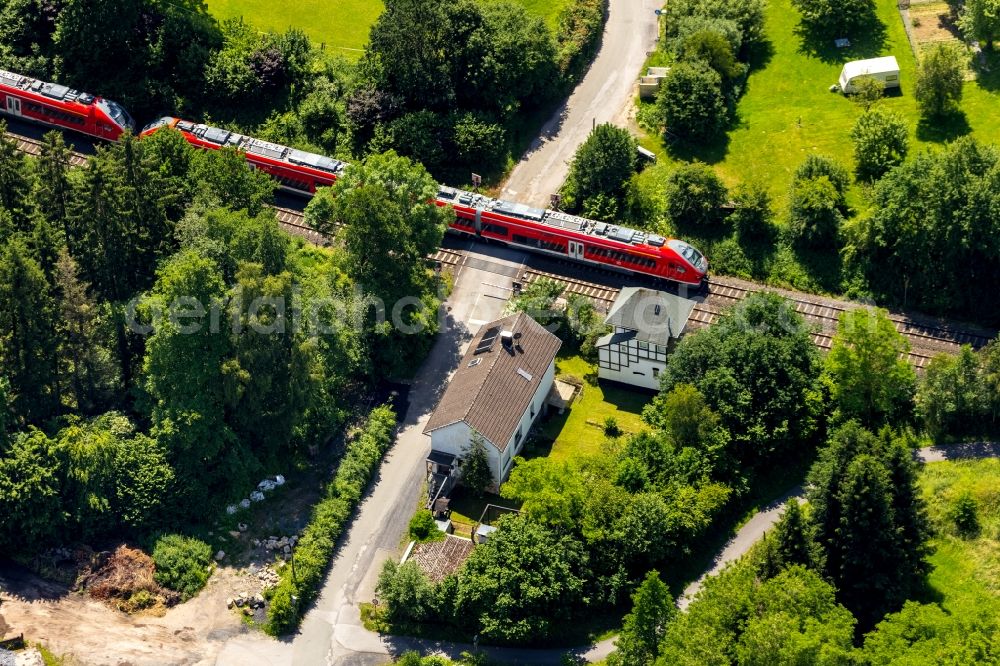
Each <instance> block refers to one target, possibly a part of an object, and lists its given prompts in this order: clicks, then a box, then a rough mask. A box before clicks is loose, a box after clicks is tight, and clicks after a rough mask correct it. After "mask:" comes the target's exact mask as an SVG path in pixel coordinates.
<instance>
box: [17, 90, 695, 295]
mask: <svg viewBox="0 0 1000 666" xmlns="http://www.w3.org/2000/svg"><path fill="white" fill-rule="evenodd" d="M0 96H2V97H3V99H2V100H0V111H2V112H4V113H7V114H9V115H12V116H16V117H18V118H23V119H27V120H31V121H33V122H37V123H41V124H43V125H50V126H53V127H59V128H63V129H69V130H73V131H75V132H80V133H82V134H87V135H89V136H92V137H96V138H98V139H105V140H108V141H117V140H118V138H119V137H120V136H121V134H122V133H123V132H125V131H126V130H127V131H130V132H133V131H135V122H134V121H133V120H132V117H131V116H129V114H128V112H126V111H125V109H123V108H122V107H121V106H120V105H119V104H117V103H115V102H113V101H111V100H106V99H103V98H101V97H96V96H94V95H91V94H89V93H81V92H78V91H76V90H70V89H69V88H68V87H66V86H61V85H58V84H55V83H45V82H42V81H38V80H35V79H32V78H30V77H26V76H21V75H20V74H13V73H11V72H7V71H3V70H0ZM161 127H172V128H174V129H176V130H178V131H179V132H180V133H181V134H182V135H183V136H184V139H185V140H187V141H188V143H190V144H192V145H194V146H197V147H198V148H203V149H206V150H218V149H220V148H222V147H224V146H233V147H235V148H237V149H239V150H240V151H242V152H243V153H244V154H245V155H246V159H247V162H249V163H250V164H251V165H252V166H253V167H255V168H257V169H260V170H261V171H264V172H265V173H267V174H270V175H271V176H273V177H274V178H275V179H276V180H278V182H279V183H280V184H281V186H282V187H283V188H285V189H288V190H291V191H294V192H297V193H301V194H313V193H315V192H316V188H317V187H324V186H329V185H332V184H333V183H334V181H336V180H337V176H339V175H340V174H341V173H342V172H343V170H344V169H345V168H346V166H347V164H346V163H344V162H341V161H340V160H336V159H333V158H331V157H326V156H324V155H317V154H315V153H309V152H305V151H302V150H296V149H294V148H289V147H287V146H282V145H279V144H276V143H270V142H267V141H262V140H260V139H256V138H254V137H249V136H245V135H243V134H238V133H236V132H230V131H229V130H225V129H220V128H218V127H211V126H209V125H203V124H200V123H194V122H190V121H187V120H181V119H179V118H173V117H169V116H168V117H164V118H160V119H159V120H157V121H155V122H153V123H150V124H149V125H147V126H146V127H144V128H143V130H142V133H141V135H142V136H148V135H149V134H152V133H153V132H156V131H157V130H159V129H160V128H161ZM436 203H437V204H438V205H439V206H453V207H454V209H455V221H454V223H453V224H452V226H451V230H452V231H454V232H456V233H460V234H467V235H470V236H476V237H479V238H486V239H489V240H493V241H499V242H502V243H506V244H508V245H512V246H517V247H520V248H524V249H525V250H530V251H532V252H539V253H543V254H549V255H553V256H558V257H562V258H567V259H571V260H573V261H577V262H581V263H587V264H595V265H601V266H606V267H609V268H613V269H616V270H621V271H625V272H628V273H641V274H644V275H651V276H655V277H658V278H662V279H664V280H671V281H673V282H679V283H682V284H687V285H692V286H703V285H704V281H705V276H706V273H707V272H708V261H706V259H705V257H704V256H703V255H702V254H701V253H700V252H699V251H698V250H696V249H695V248H694V247H692V246H691V245H689V244H687V243H685V242H684V241H681V240H676V239H667V238H663V237H662V236H657V235H655V234H647V233H645V232H642V231H636V230H634V229H629V228H628V227H623V226H620V225H614V224H608V223H605V222H595V221H594V220H588V219H585V218H582V217H576V216H574V215H569V214H567V213H563V212H560V211H554V210H543V209H541V208H532V207H531V206H526V205H524V204H519V203H512V202H509V201H503V200H500V199H493V198H490V197H487V196H484V195H481V194H476V193H472V192H466V191H463V190H457V189H454V188H451V187H441V188H440V191H439V192H438V196H437V200H436Z"/></svg>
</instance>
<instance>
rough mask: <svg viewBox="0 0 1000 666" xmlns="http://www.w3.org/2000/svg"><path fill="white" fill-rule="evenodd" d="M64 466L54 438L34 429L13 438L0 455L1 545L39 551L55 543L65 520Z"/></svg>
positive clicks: (6, 548)
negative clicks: (55, 446) (62, 491)
mask: <svg viewBox="0 0 1000 666" xmlns="http://www.w3.org/2000/svg"><path fill="white" fill-rule="evenodd" d="M63 474H64V470H63V468H62V465H61V464H60V461H59V458H58V456H57V455H56V452H55V451H54V445H53V442H52V441H51V440H50V439H49V438H47V437H46V436H45V434H44V433H42V432H41V431H39V430H35V429H31V430H30V431H28V432H27V433H19V434H17V435H16V436H15V437H14V438H13V442H12V443H11V445H10V448H9V449H8V450H6V451H4V452H3V455H2V456H0V546H2V548H3V550H5V551H6V552H9V553H10V552H19V553H25V552H35V551H36V550H37V549H39V548H41V547H43V546H45V545H47V544H49V543H51V542H52V541H54V540H55V538H56V537H57V536H58V534H59V529H60V528H61V527H62V524H63V499H62V497H61V495H60V490H61V486H62V476H63Z"/></svg>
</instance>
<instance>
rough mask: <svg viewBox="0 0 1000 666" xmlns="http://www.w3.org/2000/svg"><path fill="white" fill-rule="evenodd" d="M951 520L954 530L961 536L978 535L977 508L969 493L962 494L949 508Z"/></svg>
mask: <svg viewBox="0 0 1000 666" xmlns="http://www.w3.org/2000/svg"><path fill="white" fill-rule="evenodd" d="M950 514H951V520H952V522H953V523H955V529H957V530H958V533H959V534H961V535H963V536H975V535H976V534H978V533H979V507H978V506H977V504H976V499H975V498H974V497H973V496H972V495H971V493H968V492H964V493H962V494H961V495H960V496H959V497H958V499H957V500H955V504H954V505H953V506H952V507H951V511H950Z"/></svg>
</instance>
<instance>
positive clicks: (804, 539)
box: [760, 499, 823, 578]
mask: <svg viewBox="0 0 1000 666" xmlns="http://www.w3.org/2000/svg"><path fill="white" fill-rule="evenodd" d="M761 546H762V548H761V551H762V553H761V555H762V557H761V560H762V561H761V563H760V569H761V575H763V576H764V577H765V578H773V577H774V576H776V575H778V573H780V572H781V571H784V570H785V569H788V568H789V567H793V566H801V567H805V568H807V569H819V570H822V564H823V562H822V554H821V553H820V552H819V550H818V548H817V546H816V541H815V540H814V539H813V534H812V525H811V524H810V523H809V521H808V520H807V519H806V516H805V514H804V513H803V512H802V507H801V506H799V501H798V500H797V499H791V500H789V501H788V502H786V503H785V509H784V511H782V512H781V517H780V518H778V522H777V523H776V524H775V526H774V531H773V532H771V534H770V535H768V536H767V537H766V543H763V544H761Z"/></svg>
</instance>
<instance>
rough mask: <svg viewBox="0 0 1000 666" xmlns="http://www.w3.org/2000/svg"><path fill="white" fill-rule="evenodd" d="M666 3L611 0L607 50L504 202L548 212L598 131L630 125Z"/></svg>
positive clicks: (516, 175) (552, 122)
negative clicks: (593, 132)
mask: <svg viewBox="0 0 1000 666" xmlns="http://www.w3.org/2000/svg"><path fill="white" fill-rule="evenodd" d="M662 5H663V1H662V0H609V2H608V20H607V23H606V24H605V27H604V35H603V37H602V42H601V48H600V51H599V52H598V54H597V57H596V58H595V59H594V62H593V64H591V66H590V69H589V70H588V71H587V74H586V76H584V78H583V80H582V81H581V82H580V84H579V85H577V87H576V90H574V91H573V94H572V95H570V97H569V99H568V100H566V102H565V103H564V104H563V105H562V106H560V107H559V109H558V110H557V111H556V112H555V114H553V116H552V117H551V118H550V119H549V121H548V122H546V123H545V125H544V126H543V127H542V131H541V135H540V136H539V138H538V139H536V140H535V141H534V142H533V143H532V144H531V147H530V148H528V151H527V152H526V153H525V154H524V156H523V157H522V158H521V161H520V162H519V163H518V164H517V166H515V167H514V170H513V171H512V172H511V174H510V177H509V178H508V179H507V183H506V185H505V186H504V188H503V190H502V193H501V196H503V197H504V198H508V199H515V200H517V201H520V202H523V203H528V204H532V205H535V206H542V207H545V206H548V204H549V195H551V194H553V193H554V192H558V191H559V188H560V187H562V184H563V181H564V180H566V173H567V171H568V170H569V162H570V160H571V159H572V158H573V154H574V153H576V149H577V147H579V145H580V144H581V143H583V142H584V140H585V139H586V138H587V135H588V134H590V130H591V128H592V127H593V125H594V124H595V123H596V124H601V123H613V124H615V125H619V126H625V125H626V124H627V122H628V116H629V110H630V109H631V106H632V98H633V95H634V94H635V92H634V84H635V81H636V77H637V76H638V74H639V71H640V69H641V68H642V65H643V63H645V61H646V53H647V52H648V51H652V50H653V49H654V48H655V47H656V37H657V18H656V14H655V10H656V9H657V8H659V7H661V6H662Z"/></svg>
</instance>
